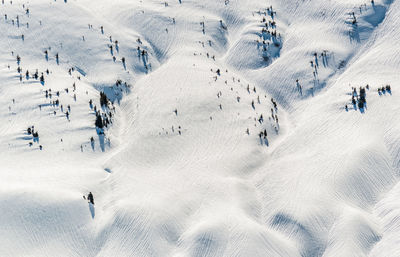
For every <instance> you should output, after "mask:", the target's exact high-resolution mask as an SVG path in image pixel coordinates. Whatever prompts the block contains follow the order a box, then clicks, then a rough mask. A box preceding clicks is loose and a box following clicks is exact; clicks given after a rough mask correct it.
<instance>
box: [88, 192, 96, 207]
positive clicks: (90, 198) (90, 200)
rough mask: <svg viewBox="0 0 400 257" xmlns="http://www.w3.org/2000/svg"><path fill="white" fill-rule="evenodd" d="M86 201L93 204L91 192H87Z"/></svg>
mask: <svg viewBox="0 0 400 257" xmlns="http://www.w3.org/2000/svg"><path fill="white" fill-rule="evenodd" d="M87 199H88V201H89V202H90V203H91V204H93V205H94V199H93V194H92V192H89V194H88V196H87Z"/></svg>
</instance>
